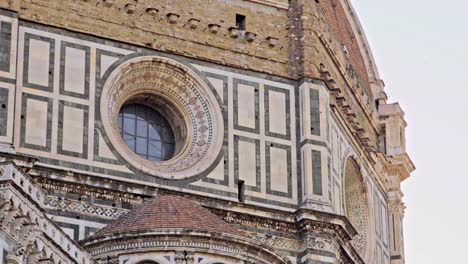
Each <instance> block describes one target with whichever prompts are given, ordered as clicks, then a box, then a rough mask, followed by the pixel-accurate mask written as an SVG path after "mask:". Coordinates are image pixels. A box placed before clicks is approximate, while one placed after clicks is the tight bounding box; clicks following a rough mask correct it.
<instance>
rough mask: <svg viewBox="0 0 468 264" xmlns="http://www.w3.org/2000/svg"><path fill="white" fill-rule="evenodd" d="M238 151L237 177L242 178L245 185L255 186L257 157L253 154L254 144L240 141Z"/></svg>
mask: <svg viewBox="0 0 468 264" xmlns="http://www.w3.org/2000/svg"><path fill="white" fill-rule="evenodd" d="M239 153H240V155H239V179H240V180H244V181H245V184H246V185H249V186H256V185H257V182H256V173H255V172H256V170H257V164H256V163H257V162H256V160H257V157H256V155H255V144H253V143H250V142H245V141H240V142H239Z"/></svg>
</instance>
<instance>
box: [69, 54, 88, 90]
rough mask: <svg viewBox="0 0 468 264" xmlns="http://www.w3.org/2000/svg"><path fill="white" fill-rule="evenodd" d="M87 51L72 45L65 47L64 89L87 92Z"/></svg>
mask: <svg viewBox="0 0 468 264" xmlns="http://www.w3.org/2000/svg"><path fill="white" fill-rule="evenodd" d="M85 67H86V51H85V50H80V49H75V48H72V47H66V48H65V76H64V78H65V80H64V90H65V91H69V92H73V93H78V94H84V93H85V78H86V75H85Z"/></svg>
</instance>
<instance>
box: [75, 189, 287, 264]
mask: <svg viewBox="0 0 468 264" xmlns="http://www.w3.org/2000/svg"><path fill="white" fill-rule="evenodd" d="M81 244H82V245H83V246H84V247H85V248H86V249H87V250H88V251H89V252H90V253H91V254H92V255H93V257H94V258H95V259H96V260H98V262H99V261H101V262H106V263H122V262H123V263H154V262H156V263H194V260H201V259H203V261H204V262H203V263H258V264H276V263H278V264H280V263H281V264H282V263H286V264H290V263H292V262H291V260H290V259H289V258H288V257H287V256H285V255H283V253H281V252H278V251H277V250H276V249H274V248H272V247H271V246H269V245H266V244H264V243H261V242H259V241H256V240H253V239H250V238H248V237H247V235H246V234H244V233H243V232H241V231H239V230H237V229H235V228H234V227H232V226H231V225H230V224H228V223H227V222H225V221H223V220H222V219H220V218H218V217H217V216H216V215H214V214H212V213H211V212H210V211H209V210H208V209H206V208H203V207H202V206H201V205H199V204H197V203H196V202H194V201H192V200H190V199H188V198H185V197H181V196H173V195H160V196H157V197H155V198H152V199H150V200H148V201H146V202H144V203H143V204H141V205H139V206H137V207H135V208H134V209H133V210H131V211H130V212H128V213H127V214H125V215H123V216H121V217H120V218H118V219H117V220H115V221H114V222H112V223H111V224H109V225H107V226H106V227H104V228H102V229H101V230H99V231H98V232H96V233H95V234H94V235H93V236H91V237H89V238H87V239H85V240H82V241H81ZM197 263H198V262H197ZM200 263H201V262H200Z"/></svg>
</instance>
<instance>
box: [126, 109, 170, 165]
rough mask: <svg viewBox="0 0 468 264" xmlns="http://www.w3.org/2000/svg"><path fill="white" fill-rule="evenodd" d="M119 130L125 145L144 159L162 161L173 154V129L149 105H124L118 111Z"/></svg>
mask: <svg viewBox="0 0 468 264" xmlns="http://www.w3.org/2000/svg"><path fill="white" fill-rule="evenodd" d="M119 130H120V134H121V135H122V138H123V140H124V141H125V143H126V144H127V146H128V147H129V148H130V149H131V150H133V151H134V152H135V153H136V154H138V155H139V156H141V157H142V158H144V159H147V160H151V161H164V160H169V159H171V158H172V157H173V156H174V152H175V137H174V131H173V130H172V128H171V126H170V124H169V122H168V121H167V120H166V118H164V116H163V115H161V113H159V112H158V111H156V110H155V109H153V108H151V107H149V106H146V105H143V104H136V103H132V104H126V105H124V106H123V107H122V108H121V109H120V112H119Z"/></svg>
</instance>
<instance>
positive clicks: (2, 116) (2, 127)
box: [0, 88, 10, 136]
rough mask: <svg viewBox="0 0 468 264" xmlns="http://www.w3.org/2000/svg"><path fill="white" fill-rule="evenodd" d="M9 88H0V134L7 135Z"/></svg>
mask: <svg viewBox="0 0 468 264" xmlns="http://www.w3.org/2000/svg"><path fill="white" fill-rule="evenodd" d="M9 92H10V91H9V90H8V89H5V88H0V136H6V135H7V127H8V100H9V98H8V97H9V96H8V94H9Z"/></svg>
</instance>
